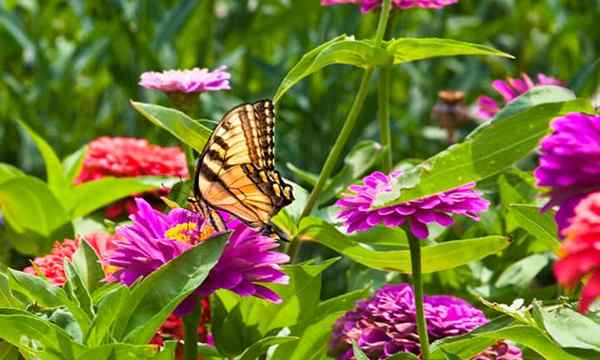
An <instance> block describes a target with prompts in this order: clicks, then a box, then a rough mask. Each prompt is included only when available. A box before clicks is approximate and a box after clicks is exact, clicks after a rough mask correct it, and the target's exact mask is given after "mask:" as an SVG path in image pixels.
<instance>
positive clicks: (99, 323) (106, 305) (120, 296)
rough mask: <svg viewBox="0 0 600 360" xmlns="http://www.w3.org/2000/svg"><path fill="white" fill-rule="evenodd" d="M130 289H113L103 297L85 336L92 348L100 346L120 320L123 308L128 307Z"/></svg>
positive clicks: (86, 341)
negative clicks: (119, 316)
mask: <svg viewBox="0 0 600 360" xmlns="http://www.w3.org/2000/svg"><path fill="white" fill-rule="evenodd" d="M128 299H129V289H128V288H127V287H125V286H124V285H120V286H119V287H117V288H114V289H111V291H110V292H108V293H106V294H105V295H104V296H102V298H101V300H100V301H99V303H98V308H97V311H96V317H95V318H94V321H93V322H92V325H91V326H90V330H89V331H88V333H87V335H86V336H85V343H86V344H87V345H88V346H90V347H95V346H99V345H100V344H102V342H103V341H104V339H105V337H106V336H107V335H108V334H109V332H110V329H111V326H113V324H114V323H115V321H117V320H118V315H119V312H120V310H122V309H123V307H126V306H128V303H127V301H128Z"/></svg>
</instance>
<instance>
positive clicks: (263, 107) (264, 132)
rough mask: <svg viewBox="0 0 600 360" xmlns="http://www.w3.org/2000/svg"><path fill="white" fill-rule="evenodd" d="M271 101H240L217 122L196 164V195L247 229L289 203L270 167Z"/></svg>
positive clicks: (290, 198) (288, 195)
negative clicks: (238, 221)
mask: <svg viewBox="0 0 600 360" xmlns="http://www.w3.org/2000/svg"><path fill="white" fill-rule="evenodd" d="M274 124H275V113H274V108H273V103H272V102H271V101H269V100H266V101H260V102H257V103H254V104H245V105H240V106H238V107H236V108H234V109H232V110H231V111H229V112H228V113H227V114H226V115H225V116H224V117H223V119H222V120H221V122H219V124H218V125H217V127H216V128H215V130H214V131H213V134H212V135H211V137H210V139H209V141H208V142H207V144H206V146H205V149H204V151H203V152H202V154H201V156H200V159H199V160H198V166H197V168H196V186H195V194H196V197H197V198H198V199H200V200H202V201H205V202H206V203H208V205H209V206H211V207H213V208H216V209H219V210H224V211H227V212H229V213H231V214H233V215H234V216H236V217H238V218H239V219H241V220H242V221H244V222H245V223H246V224H248V225H250V226H253V227H264V226H266V225H267V224H268V222H269V221H270V219H271V217H272V216H273V215H275V214H276V213H277V212H278V211H279V210H280V209H281V208H282V207H284V206H286V205H288V204H289V203H291V202H292V201H293V195H292V189H291V187H290V186H289V185H288V184H285V183H284V182H283V180H282V179H281V175H280V174H279V172H277V170H275V168H274Z"/></svg>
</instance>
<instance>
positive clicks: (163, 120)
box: [131, 101, 212, 152]
mask: <svg viewBox="0 0 600 360" xmlns="http://www.w3.org/2000/svg"><path fill="white" fill-rule="evenodd" d="M131 105H132V106H133V108H134V109H136V110H137V111H138V112H139V113H140V114H142V115H143V116H144V117H145V118H146V119H148V120H150V122H152V123H153V124H154V125H156V126H158V127H161V128H163V129H165V130H167V131H168V132H170V133H171V134H172V135H173V136H175V137H176V138H178V139H179V140H181V141H182V142H183V143H185V144H187V145H189V146H191V147H192V148H194V149H196V151H198V152H202V150H203V149H204V144H206V142H207V141H208V138H209V137H210V134H211V133H212V131H211V130H210V129H209V128H207V127H205V126H203V125H202V124H200V122H199V121H196V120H194V119H192V118H190V117H188V116H187V115H186V114H184V113H182V112H181V111H178V110H175V109H170V108H167V107H163V106H158V105H152V104H144V103H140V102H135V101H132V102H131Z"/></svg>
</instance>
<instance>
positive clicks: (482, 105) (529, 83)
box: [477, 73, 563, 120]
mask: <svg viewBox="0 0 600 360" xmlns="http://www.w3.org/2000/svg"><path fill="white" fill-rule="evenodd" d="M544 85H556V86H562V85H563V83H562V81H560V80H558V79H555V78H553V77H550V76H547V75H544V74H541V73H540V74H538V75H537V82H535V81H533V80H531V78H530V77H529V76H528V75H527V74H522V75H521V78H517V79H514V78H510V77H509V78H507V79H506V80H504V81H503V80H494V81H493V82H492V87H493V88H494V90H496V91H497V92H498V93H499V94H500V95H501V96H502V98H503V99H504V101H505V103H509V102H511V101H513V100H514V99H516V98H517V97H518V96H520V95H522V94H524V93H526V92H527V91H529V90H531V89H533V88H534V87H536V86H544ZM478 103H479V108H478V109H477V116H478V117H479V118H480V119H481V120H489V119H491V118H493V117H494V116H495V115H496V114H497V113H498V112H500V109H501V107H500V105H499V104H498V103H497V102H496V100H494V99H492V98H491V97H489V96H480V97H479V99H478Z"/></svg>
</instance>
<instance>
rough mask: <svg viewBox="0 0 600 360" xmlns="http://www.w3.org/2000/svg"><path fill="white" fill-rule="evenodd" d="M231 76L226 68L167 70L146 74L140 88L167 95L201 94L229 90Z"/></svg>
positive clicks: (141, 80) (141, 78) (142, 76)
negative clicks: (174, 93) (175, 93)
mask: <svg viewBox="0 0 600 360" xmlns="http://www.w3.org/2000/svg"><path fill="white" fill-rule="evenodd" d="M230 78H231V75H230V74H229V73H228V72H227V67H226V66H220V67H218V68H216V69H215V70H213V71H209V70H208V69H199V68H194V69H191V70H166V71H163V72H153V71H151V72H145V73H143V74H142V75H141V76H140V82H139V84H140V86H143V87H145V88H148V89H155V90H160V91H162V92H166V93H173V92H177V93H186V94H189V93H201V92H206V91H218V90H229V89H230V86H229V79H230Z"/></svg>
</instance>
